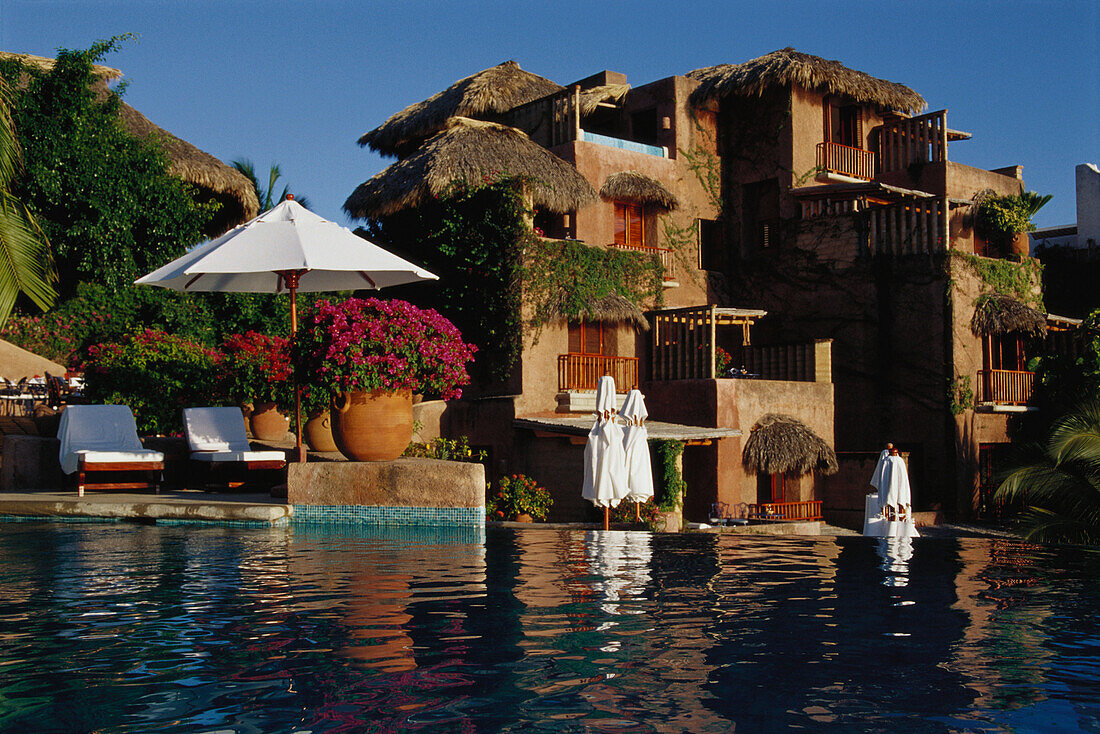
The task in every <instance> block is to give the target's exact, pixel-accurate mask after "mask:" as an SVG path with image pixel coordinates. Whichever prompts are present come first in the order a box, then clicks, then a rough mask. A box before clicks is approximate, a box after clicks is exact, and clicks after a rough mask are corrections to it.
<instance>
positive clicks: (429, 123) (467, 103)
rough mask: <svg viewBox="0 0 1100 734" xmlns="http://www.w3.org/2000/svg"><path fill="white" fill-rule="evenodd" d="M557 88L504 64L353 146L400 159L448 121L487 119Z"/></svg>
mask: <svg viewBox="0 0 1100 734" xmlns="http://www.w3.org/2000/svg"><path fill="white" fill-rule="evenodd" d="M561 89H562V87H560V86H559V85H557V84H555V83H554V82H552V81H550V80H549V79H544V78H543V77H541V76H538V75H537V74H532V73H531V72H529V71H524V70H523V69H521V68H520V67H519V64H517V63H516V62H515V61H505V62H504V63H503V64H499V65H497V66H494V67H491V68H489V69H485V70H483V71H479V72H477V73H476V74H472V75H470V76H468V77H466V78H465V79H459V80H458V81H457V82H455V83H454V84H452V85H451V86H449V87H447V88H446V89H444V90H443V91H442V92H439V93H438V94H433V95H432V96H431V97H429V98H428V99H426V100H424V101H423V102H417V103H416V104H414V105H409V106H408V107H406V108H405V109H403V110H401V111H400V112H398V113H397V114H395V115H392V116H391V117H390V118H389V119H388V120H386V121H385V122H383V123H382V124H381V125H379V126H378V127H376V128H375V129H373V130H371V131H370V132H369V133H366V134H365V135H363V136H362V137H361V138H359V145H364V146H370V148H371V150H376V151H378V152H379V153H381V154H383V155H392V156H402V155H405V154H407V153H409V152H410V151H411V150H413V149H414V148H416V146H417V145H419V144H420V142H421V141H423V140H426V139H427V138H430V137H432V136H433V135H435V134H436V133H438V132H439V131H440V130H442V129H443V126H444V124H445V123H446V122H447V120H449V119H451V118H453V117H470V118H482V119H484V118H489V119H490V120H493V119H495V118H496V116H498V115H500V114H502V113H504V112H507V111H508V110H510V109H512V108H513V107H518V106H519V105H522V104H526V103H527V102H532V101H534V100H536V99H539V98H541V97H545V96H546V95H548V94H553V93H554V92H559V91H561Z"/></svg>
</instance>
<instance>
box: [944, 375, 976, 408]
mask: <svg viewBox="0 0 1100 734" xmlns="http://www.w3.org/2000/svg"><path fill="white" fill-rule="evenodd" d="M947 402H948V406H949V407H950V409H951V415H960V414H961V413H962V412H963V411H966V410H970V409H971V408H973V407H974V388H973V386H972V385H971V384H970V376H969V375H963V376H962V377H956V378H955V379H954V380H948V381H947Z"/></svg>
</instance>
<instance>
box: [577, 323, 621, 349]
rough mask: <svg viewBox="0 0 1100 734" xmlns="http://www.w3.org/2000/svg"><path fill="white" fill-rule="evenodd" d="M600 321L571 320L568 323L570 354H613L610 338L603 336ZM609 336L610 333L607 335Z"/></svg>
mask: <svg viewBox="0 0 1100 734" xmlns="http://www.w3.org/2000/svg"><path fill="white" fill-rule="evenodd" d="M604 336H605V335H604V328H603V324H602V323H601V322H598V321H597V322H591V321H584V320H581V321H573V322H570V324H569V353H570V354H602V355H610V354H613V351H612V350H611V347H612V345H611V344H610V342H611V339H605V338H604ZM607 336H610V333H609V334H608V335H607ZM605 350H606V351H605Z"/></svg>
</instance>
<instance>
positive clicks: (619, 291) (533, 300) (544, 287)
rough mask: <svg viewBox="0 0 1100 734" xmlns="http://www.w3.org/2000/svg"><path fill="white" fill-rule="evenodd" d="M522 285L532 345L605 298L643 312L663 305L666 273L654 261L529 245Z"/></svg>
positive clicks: (576, 247)
mask: <svg viewBox="0 0 1100 734" xmlns="http://www.w3.org/2000/svg"><path fill="white" fill-rule="evenodd" d="M522 279H523V286H524V296H525V299H526V301H527V304H528V305H529V306H530V308H531V318H530V319H529V320H528V322H527V324H526V327H527V329H528V330H530V331H532V332H534V334H535V338H536V339H537V338H538V334H539V332H540V331H541V330H542V328H543V327H544V326H546V325H547V324H548V323H550V322H552V321H555V320H557V319H561V318H567V319H579V318H581V317H582V316H584V314H585V313H586V312H587V310H588V308H589V307H590V306H591V305H592V303H594V302H595V301H598V300H600V299H603V298H607V297H608V296H612V295H619V296H622V297H623V298H625V299H627V300H628V301H630V302H631V303H632V304H634V305H635V306H637V307H638V308H639V309H643V310H644V309H646V308H648V307H650V305H651V304H652V305H654V306H658V307H659V306H661V305H663V303H664V300H663V295H662V293H663V288H662V283H663V281H664V269H663V268H662V267H661V262H660V260H659V259H658V258H657V257H656V256H655V255H648V256H647V255H643V254H642V253H638V252H631V251H628V250H614V249H604V248H600V247H592V246H590V245H586V244H584V243H583V242H579V241H577V240H543V239H538V238H531V239H530V240H528V244H527V248H526V252H525V257H524V265H523V269H522Z"/></svg>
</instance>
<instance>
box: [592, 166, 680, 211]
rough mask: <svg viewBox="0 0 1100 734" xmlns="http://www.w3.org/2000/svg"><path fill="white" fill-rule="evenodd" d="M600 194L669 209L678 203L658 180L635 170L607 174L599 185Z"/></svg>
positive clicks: (605, 197) (605, 196)
mask: <svg viewBox="0 0 1100 734" xmlns="http://www.w3.org/2000/svg"><path fill="white" fill-rule="evenodd" d="M600 196H602V197H603V198H604V199H616V200H618V201H633V202H636V203H639V204H656V205H657V206H659V207H661V208H663V209H666V210H669V211H671V210H672V209H675V208H676V207H678V206H679V205H680V202H679V200H677V198H676V196H675V195H674V194H673V193H672V192H671V191H669V190H668V189H666V188H665V187H664V186H663V185H661V183H660V182H659V181H656V180H654V179H652V178H650V177H649V176H646V175H645V174H642V173H638V172H637V171H621V172H619V173H613V174H611V175H610V176H608V177H607V180H606V181H604V182H603V186H601V187H600Z"/></svg>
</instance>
